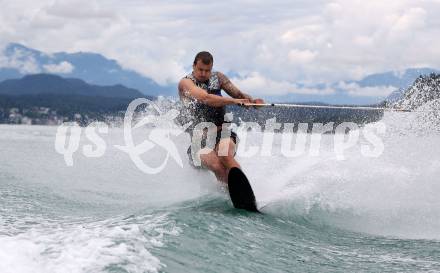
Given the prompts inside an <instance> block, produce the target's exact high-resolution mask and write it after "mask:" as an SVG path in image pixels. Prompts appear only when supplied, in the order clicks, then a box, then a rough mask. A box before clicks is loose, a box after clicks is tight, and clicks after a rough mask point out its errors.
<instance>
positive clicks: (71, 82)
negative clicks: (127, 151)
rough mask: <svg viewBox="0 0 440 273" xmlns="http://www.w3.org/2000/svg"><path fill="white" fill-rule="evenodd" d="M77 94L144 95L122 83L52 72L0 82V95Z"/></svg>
mask: <svg viewBox="0 0 440 273" xmlns="http://www.w3.org/2000/svg"><path fill="white" fill-rule="evenodd" d="M38 94H52V95H71V96H72V95H78V96H93V97H112V98H131V99H133V98H139V97H144V96H145V95H144V94H142V93H141V92H139V91H138V90H136V89H133V88H127V87H125V86H123V85H120V84H118V85H112V86H98V85H92V84H88V83H86V82H85V81H83V80H80V79H74V78H62V77H60V76H57V75H52V74H32V75H26V76H24V77H23V78H21V79H10V80H5V81H3V82H0V95H12V96H21V95H38Z"/></svg>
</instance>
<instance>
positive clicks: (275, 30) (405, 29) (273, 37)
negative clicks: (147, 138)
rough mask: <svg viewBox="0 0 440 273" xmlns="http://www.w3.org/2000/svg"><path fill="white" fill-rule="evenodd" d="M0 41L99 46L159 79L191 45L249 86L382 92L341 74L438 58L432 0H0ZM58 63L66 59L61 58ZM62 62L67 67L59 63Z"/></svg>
mask: <svg viewBox="0 0 440 273" xmlns="http://www.w3.org/2000/svg"><path fill="white" fill-rule="evenodd" d="M0 6H1V9H0V47H1V46H4V45H5V44H7V43H10V42H16V43H21V44H23V45H25V46H27V47H31V48H35V49H38V50H41V51H43V52H49V53H50V52H59V51H65V52H78V51H88V52H96V53H101V54H103V55H104V56H106V57H108V58H112V59H116V60H117V61H118V62H119V63H120V64H121V65H122V66H123V67H125V68H128V69H133V70H135V71H137V72H139V73H141V74H142V75H145V76H147V77H150V78H152V79H154V80H155V81H156V82H158V83H159V84H162V85H167V84H175V83H176V82H178V80H179V79H180V78H182V76H183V75H185V74H186V73H188V72H190V71H191V64H192V61H193V58H194V55H195V54H196V53H197V52H198V51H201V50H207V51H210V52H211V53H212V54H213V55H214V69H215V70H218V71H223V72H225V73H227V72H233V73H234V75H237V76H236V77H235V78H234V79H233V80H234V82H235V83H236V84H237V85H239V86H240V87H243V88H245V89H247V90H252V91H253V92H255V93H256V94H257V95H262V96H264V95H268V94H270V95H286V94H288V93H294V94H315V95H328V94H332V93H333V92H335V90H334V89H333V88H330V87H325V88H315V87H313V86H314V85H315V84H317V83H320V84H324V86H325V84H330V83H335V82H336V83H339V85H341V86H343V87H345V88H346V90H347V93H348V94H349V95H353V96H377V95H387V94H389V93H390V92H392V91H393V90H392V88H390V87H387V86H384V87H381V88H376V89H368V88H367V89H365V88H363V89H362V88H360V87H359V86H356V85H353V84H351V85H350V84H348V83H346V82H345V81H347V80H357V79H361V78H362V77H364V76H366V75H369V74H372V73H377V72H384V71H402V70H404V69H406V68H410V67H431V68H439V67H440V16H438V15H439V14H440V0H388V1H383V0H370V1H365V0H364V1H358V0H333V1H323V0H316V1H306V0H299V1H288V0H272V1H255V0H242V1H238V0H237V1H236V0H229V1H215V2H214V1H212V2H209V1H200V0H192V1H178V0H164V1H151V0H146V1H140V0H124V1H115V0H106V1H99V2H98V1H95V0H63V1H58V0H39V1H30V0H14V1H11V0H9V1H7V0H0ZM64 65H68V64H64ZM67 68H68V67H67Z"/></svg>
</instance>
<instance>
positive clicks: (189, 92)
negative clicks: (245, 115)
mask: <svg viewBox="0 0 440 273" xmlns="http://www.w3.org/2000/svg"><path fill="white" fill-rule="evenodd" d="M178 88H179V95H180V97H188V98H192V99H196V100H198V101H199V102H201V103H204V104H207V105H210V106H214V107H221V106H226V105H230V104H243V103H249V100H248V99H237V98H228V97H222V96H217V95H213V94H208V93H207V92H206V91H205V90H203V89H201V88H199V87H197V86H196V85H194V83H193V82H192V81H191V80H188V79H182V80H181V81H180V82H179V86H178Z"/></svg>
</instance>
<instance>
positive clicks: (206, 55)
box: [194, 51, 214, 65]
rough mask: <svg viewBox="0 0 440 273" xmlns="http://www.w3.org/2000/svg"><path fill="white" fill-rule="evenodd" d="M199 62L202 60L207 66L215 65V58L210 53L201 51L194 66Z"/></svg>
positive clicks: (195, 59)
mask: <svg viewBox="0 0 440 273" xmlns="http://www.w3.org/2000/svg"><path fill="white" fill-rule="evenodd" d="M198 60H201V61H202V63H204V64H206V65H208V64H212V63H214V58H213V57H212V55H211V53H209V52H208V51H201V52H199V53H197V55H196V57H195V58H194V65H195V64H197V61H198Z"/></svg>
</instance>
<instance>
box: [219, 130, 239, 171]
mask: <svg viewBox="0 0 440 273" xmlns="http://www.w3.org/2000/svg"><path fill="white" fill-rule="evenodd" d="M235 147H236V144H235V142H234V141H233V140H232V138H223V139H221V140H220V142H219V143H218V145H217V146H216V147H215V150H216V152H217V155H218V159H219V161H220V162H221V163H222V164H223V166H224V167H225V168H226V176H227V174H228V172H229V170H230V169H231V168H234V167H236V168H241V167H240V164H238V162H237V161H236V160H235V158H234V155H235Z"/></svg>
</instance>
